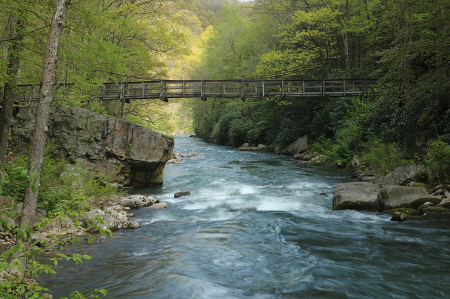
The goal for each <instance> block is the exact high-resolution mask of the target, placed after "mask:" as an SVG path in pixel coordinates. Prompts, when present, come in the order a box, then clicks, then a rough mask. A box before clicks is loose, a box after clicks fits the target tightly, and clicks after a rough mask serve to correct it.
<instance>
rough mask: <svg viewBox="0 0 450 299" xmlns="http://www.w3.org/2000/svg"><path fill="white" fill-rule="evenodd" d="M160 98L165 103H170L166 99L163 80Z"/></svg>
mask: <svg viewBox="0 0 450 299" xmlns="http://www.w3.org/2000/svg"><path fill="white" fill-rule="evenodd" d="M159 98H160V100H161V101H163V102H168V100H167V99H166V94H165V92H164V81H163V80H161V91H160V93H159Z"/></svg>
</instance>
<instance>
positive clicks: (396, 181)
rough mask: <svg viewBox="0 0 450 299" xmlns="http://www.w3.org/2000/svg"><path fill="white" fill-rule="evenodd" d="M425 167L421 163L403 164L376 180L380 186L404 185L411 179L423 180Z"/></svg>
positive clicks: (425, 172) (411, 180)
mask: <svg viewBox="0 0 450 299" xmlns="http://www.w3.org/2000/svg"><path fill="white" fill-rule="evenodd" d="M426 175H427V169H426V168H425V166H423V165H405V166H400V167H398V168H396V169H395V170H394V171H393V172H391V173H389V174H388V175H386V176H383V177H381V178H379V179H378V180H377V181H376V184H378V185H379V186H380V187H382V188H383V187H386V186H406V185H408V184H409V183H411V182H413V181H423V180H424V178H425V177H426Z"/></svg>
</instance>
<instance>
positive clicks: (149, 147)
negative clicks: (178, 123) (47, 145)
mask: <svg viewBox="0 0 450 299" xmlns="http://www.w3.org/2000/svg"><path fill="white" fill-rule="evenodd" d="M33 129H34V109H33V108H20V109H19V112H18V114H17V115H16V117H15V120H14V122H13V125H12V134H11V135H12V141H13V144H14V145H15V147H16V148H18V149H19V151H21V152H27V151H28V149H29V143H30V142H31V137H32V134H33ZM47 136H48V137H49V139H54V140H56V142H59V143H60V146H61V151H60V153H58V154H59V155H60V157H61V158H64V159H65V160H67V161H68V162H69V163H75V162H76V163H78V164H79V165H80V166H81V167H85V168H87V169H89V170H91V171H94V172H96V173H98V174H99V175H102V176H109V177H110V181H112V182H117V183H120V184H124V185H126V186H132V187H143V186H150V185H156V184H162V183H163V174H162V172H163V169H164V165H165V163H166V162H167V160H169V159H170V158H171V157H172V150H173V146H174V142H173V139H172V138H171V137H165V136H163V135H161V134H160V133H157V132H154V131H152V130H149V129H146V128H144V127H143V126H140V125H136V124H132V123H130V122H127V121H124V120H121V119H117V118H114V117H106V116H103V115H100V114H97V113H94V112H91V111H88V110H85V109H81V108H72V107H56V108H54V109H52V110H51V111H50V116H49V121H48V132H47Z"/></svg>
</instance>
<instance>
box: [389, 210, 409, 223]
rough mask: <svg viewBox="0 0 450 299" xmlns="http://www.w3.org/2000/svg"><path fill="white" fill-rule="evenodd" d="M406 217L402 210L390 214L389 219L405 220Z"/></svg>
mask: <svg viewBox="0 0 450 299" xmlns="http://www.w3.org/2000/svg"><path fill="white" fill-rule="evenodd" d="M406 218H407V216H406V215H405V214H403V213H402V212H396V213H395V214H394V215H392V218H391V221H405V220H406Z"/></svg>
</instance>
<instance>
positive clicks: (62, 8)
mask: <svg viewBox="0 0 450 299" xmlns="http://www.w3.org/2000/svg"><path fill="white" fill-rule="evenodd" d="M69 3H70V0H56V1H55V5H54V7H53V17H52V24H51V26H50V32H49V34H48V41H47V48H46V50H45V56H44V64H43V68H42V77H41V86H40V89H39V100H38V105H37V110H36V112H37V113H36V120H35V124H34V135H33V139H32V145H31V153H30V163H29V165H28V174H29V175H32V174H36V181H34V180H33V179H32V182H31V183H30V186H28V188H27V189H26V190H25V199H24V202H23V210H22V223H21V225H22V226H23V225H24V224H31V223H33V221H34V220H35V217H36V203H37V197H38V193H39V182H40V176H41V168H42V163H43V160H44V147H45V139H46V135H47V134H46V133H47V131H48V128H47V121H48V114H49V109H50V103H51V101H52V88H53V78H54V75H55V68H56V60H57V52H58V45H59V40H60V37H61V33H62V31H63V29H64V17H65V15H66V11H67V6H68V5H69ZM33 185H34V186H35V187H36V190H34V191H35V192H33V190H32V186H33Z"/></svg>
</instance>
